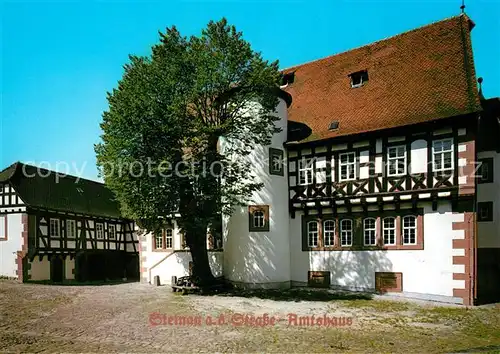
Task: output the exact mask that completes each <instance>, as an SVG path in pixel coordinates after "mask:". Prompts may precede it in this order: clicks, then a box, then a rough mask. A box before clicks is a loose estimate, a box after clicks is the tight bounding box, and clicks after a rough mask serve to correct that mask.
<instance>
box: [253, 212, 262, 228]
mask: <svg viewBox="0 0 500 354" xmlns="http://www.w3.org/2000/svg"><path fill="white" fill-rule="evenodd" d="M253 227H255V228H260V227H264V212H263V211H262V210H256V211H254V212H253Z"/></svg>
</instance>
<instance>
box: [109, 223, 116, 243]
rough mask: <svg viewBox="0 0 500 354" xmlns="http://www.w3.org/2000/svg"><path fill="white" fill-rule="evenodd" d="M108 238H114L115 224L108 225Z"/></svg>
mask: <svg viewBox="0 0 500 354" xmlns="http://www.w3.org/2000/svg"><path fill="white" fill-rule="evenodd" d="M108 238H109V239H110V240H116V225H108Z"/></svg>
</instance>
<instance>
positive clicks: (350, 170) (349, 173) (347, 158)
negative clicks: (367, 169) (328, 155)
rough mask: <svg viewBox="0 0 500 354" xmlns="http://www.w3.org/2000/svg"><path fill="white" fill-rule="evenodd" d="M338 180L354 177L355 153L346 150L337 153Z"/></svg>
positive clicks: (347, 179)
mask: <svg viewBox="0 0 500 354" xmlns="http://www.w3.org/2000/svg"><path fill="white" fill-rule="evenodd" d="M339 162H340V181H341V182H342V181H349V180H353V179H356V153H354V152H347V153H344V154H340V155H339Z"/></svg>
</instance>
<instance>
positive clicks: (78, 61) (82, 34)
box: [0, 0, 500, 179]
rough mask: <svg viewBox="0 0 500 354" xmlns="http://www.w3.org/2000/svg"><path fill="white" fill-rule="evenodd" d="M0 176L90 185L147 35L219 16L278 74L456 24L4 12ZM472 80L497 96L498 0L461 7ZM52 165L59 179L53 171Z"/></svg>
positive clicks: (262, 10)
mask: <svg viewBox="0 0 500 354" xmlns="http://www.w3.org/2000/svg"><path fill="white" fill-rule="evenodd" d="M0 5H1V7H0V14H1V43H0V44H1V48H0V49H1V59H0V60H1V68H2V70H1V72H0V82H1V92H2V98H1V99H2V101H1V108H2V109H1V125H0V130H1V135H0V138H1V140H0V169H3V168H4V167H6V166H8V165H10V164H11V163H13V162H15V161H24V162H34V163H36V164H43V163H45V166H46V167H47V166H48V165H49V164H50V166H51V167H52V168H56V169H58V170H60V171H63V172H65V171H66V165H64V164H63V163H66V164H67V166H70V167H71V170H70V172H71V173H73V174H78V175H80V176H81V177H86V178H91V179H97V169H96V167H95V155H94V149H93V145H94V144H95V143H97V142H98V141H99V136H100V134H101V132H100V128H99V123H100V121H101V114H102V112H103V111H104V110H105V109H106V108H107V102H106V92H107V91H110V90H111V89H112V88H113V87H115V85H116V83H117V81H118V80H119V79H120V77H121V75H122V66H123V64H124V63H126V62H127V60H128V54H148V53H149V48H150V47H151V45H152V44H154V43H155V42H156V41H157V39H158V35H157V34H158V31H159V30H162V31H163V30H164V29H165V27H167V26H171V25H176V26H177V27H178V29H179V30H180V31H181V32H182V33H183V34H185V35H191V34H196V33H198V32H199V31H200V30H201V28H203V27H204V26H205V25H206V23H207V22H208V21H210V20H211V19H214V20H218V19H220V18H221V17H223V16H225V17H227V19H228V20H229V22H230V23H231V24H234V25H236V27H237V29H238V30H240V31H242V32H243V34H244V37H245V39H246V40H248V41H249V42H250V43H251V44H252V46H253V48H254V49H255V50H258V51H261V52H262V53H263V55H264V57H266V58H267V59H270V60H275V59H278V60H279V61H280V64H281V67H282V68H285V67H289V66H292V65H295V64H300V63H304V62H307V61H310V60H314V59H317V58H321V57H324V56H328V55H331V54H335V53H338V52H342V51H345V50H348V49H350V48H355V47H358V46H361V45H364V44H368V43H370V42H373V41H376V40H379V39H382V38H385V37H389V36H392V35H395V34H398V33H400V32H403V31H406V30H410V29H412V28H415V27H419V26H422V25H426V24H428V23H430V22H434V21H438V20H441V19H443V18H446V17H450V16H454V15H457V14H459V13H460V9H459V7H460V0H443V1H431V0H427V1H426V0H421V1H417V0H413V1H411V0H407V1H405V0H402V1H397V0H392V1H379V0H330V1H325V2H322V1H315V0H309V1H280V0H275V1H243V0H239V1H229V0H227V1H213V2H210V1H198V2H197V1H164V2H162V1H141V2H139V1H135V2H134V1H113V0H107V1H61V0H60V1H51V2H47V1H33V0H31V1H15V0H12V1H4V0H0ZM466 5H467V8H466V12H467V14H468V15H469V16H470V17H471V18H472V19H473V21H475V23H476V27H475V28H474V30H473V31H472V41H473V50H474V56H475V64H476V71H477V75H478V76H482V77H483V78H484V83H483V89H484V93H485V95H486V96H487V97H493V96H500V85H499V84H498V83H499V82H500V65H499V63H500V45H499V44H500V20H499V18H500V16H499V15H500V0H475V1H471V0H468V1H467V2H466ZM57 162H61V164H60V165H59V168H57V167H56V163H57Z"/></svg>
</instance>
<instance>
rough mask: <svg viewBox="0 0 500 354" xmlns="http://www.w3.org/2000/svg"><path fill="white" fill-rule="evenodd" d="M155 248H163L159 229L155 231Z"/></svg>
mask: <svg viewBox="0 0 500 354" xmlns="http://www.w3.org/2000/svg"><path fill="white" fill-rule="evenodd" d="M154 236H155V248H156V249H162V248H163V235H162V232H161V231H156V232H155V234H154Z"/></svg>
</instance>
